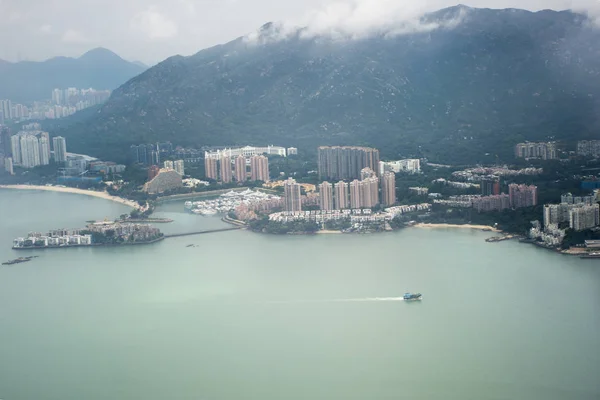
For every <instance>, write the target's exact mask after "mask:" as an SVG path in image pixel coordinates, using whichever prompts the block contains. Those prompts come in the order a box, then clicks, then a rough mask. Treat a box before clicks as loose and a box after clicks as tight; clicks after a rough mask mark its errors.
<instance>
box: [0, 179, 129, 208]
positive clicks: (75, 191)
mask: <svg viewBox="0 0 600 400" xmlns="http://www.w3.org/2000/svg"><path fill="white" fill-rule="evenodd" d="M0 189H17V190H46V191H49V192H61V193H72V194H83V195H85V196H93V197H98V198H101V199H104V200H110V201H114V202H117V203H121V204H123V205H126V206H129V207H132V208H135V209H138V210H139V209H141V207H140V205H139V204H138V203H137V202H135V201H133V200H127V199H124V198H122V197H117V196H111V195H110V194H108V193H107V192H97V191H95V190H84V189H77V188H70V187H59V186H35V185H0Z"/></svg>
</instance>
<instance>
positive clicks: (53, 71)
mask: <svg viewBox="0 0 600 400" xmlns="http://www.w3.org/2000/svg"><path fill="white" fill-rule="evenodd" d="M144 70H145V68H143V67H141V66H139V65H136V64H134V63H131V62H129V61H126V60H124V59H123V58H121V57H120V56H119V55H117V54H116V53H114V52H112V51H110V50H108V49H105V48H101V47H98V48H95V49H91V50H89V51H87V52H86V53H84V54H82V55H81V56H79V57H76V58H75V57H64V56H58V57H52V58H49V59H47V60H45V61H20V62H16V63H1V62H0V98H2V99H10V100H12V101H13V102H25V103H26V102H31V101H39V100H43V99H48V98H50V95H51V92H52V89H54V88H66V87H80V88H88V87H94V88H96V89H110V90H112V89H115V88H116V87H118V86H119V85H121V84H123V83H125V82H126V81H127V80H128V79H130V78H132V77H134V76H135V75H137V74H139V73H141V72H143V71H144Z"/></svg>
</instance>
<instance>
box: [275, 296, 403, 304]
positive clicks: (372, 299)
mask: <svg viewBox="0 0 600 400" xmlns="http://www.w3.org/2000/svg"><path fill="white" fill-rule="evenodd" d="M375 301H404V298H403V297H361V298H355V299H315V300H281V301H267V302H265V303H266V304H302V303H365V302H375Z"/></svg>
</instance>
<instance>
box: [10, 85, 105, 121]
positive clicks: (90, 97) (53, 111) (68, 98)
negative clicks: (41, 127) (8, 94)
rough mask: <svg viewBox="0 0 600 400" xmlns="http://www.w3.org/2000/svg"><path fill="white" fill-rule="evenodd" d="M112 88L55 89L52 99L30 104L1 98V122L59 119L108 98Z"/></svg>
mask: <svg viewBox="0 0 600 400" xmlns="http://www.w3.org/2000/svg"><path fill="white" fill-rule="evenodd" d="M109 97H110V90H95V89H92V88H90V89H77V88H68V89H54V90H53V91H52V101H51V102H48V101H34V102H33V103H32V104H30V105H29V106H26V105H24V104H19V103H13V102H12V101H11V100H0V124H3V123H5V122H6V121H9V120H11V121H25V120H41V119H57V118H64V117H68V116H69V115H73V114H75V113H76V112H77V111H81V110H83V109H85V108H88V107H91V106H94V105H96V104H100V103H103V102H105V101H106V100H108V98H109Z"/></svg>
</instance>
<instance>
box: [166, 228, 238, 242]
mask: <svg viewBox="0 0 600 400" xmlns="http://www.w3.org/2000/svg"><path fill="white" fill-rule="evenodd" d="M239 229H242V227H241V226H233V227H229V228H220V229H207V230H203V231H194V232H186V233H173V234H170V235H165V236H163V237H164V238H165V239H168V238H174V237H181V236H192V235H202V234H205V233H217V232H227V231H236V230H239Z"/></svg>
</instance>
